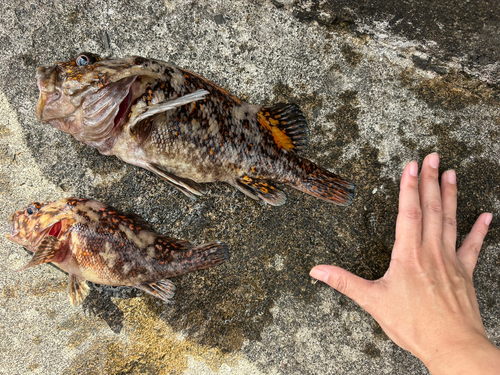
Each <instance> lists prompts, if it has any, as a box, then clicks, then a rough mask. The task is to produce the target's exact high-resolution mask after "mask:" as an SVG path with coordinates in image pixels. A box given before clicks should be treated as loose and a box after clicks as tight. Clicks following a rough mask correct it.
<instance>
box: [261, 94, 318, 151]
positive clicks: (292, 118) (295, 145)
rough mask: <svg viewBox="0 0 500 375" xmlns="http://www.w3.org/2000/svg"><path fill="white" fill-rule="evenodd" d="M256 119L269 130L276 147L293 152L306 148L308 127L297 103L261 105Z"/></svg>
mask: <svg viewBox="0 0 500 375" xmlns="http://www.w3.org/2000/svg"><path fill="white" fill-rule="evenodd" d="M257 119H258V120H259V123H260V124H261V125H262V126H263V127H264V128H266V129H267V130H269V131H270V132H271V134H272V135H273V138H274V141H275V142H276V144H277V145H278V147H281V148H284V149H285V150H287V151H294V152H299V151H301V150H304V149H305V148H306V146H307V143H308V142H309V128H308V126H307V122H306V119H305V118H304V115H303V114H302V111H301V110H300V108H299V107H298V105H296V104H284V103H280V104H275V105H272V106H265V107H262V109H261V110H260V112H259V113H257Z"/></svg>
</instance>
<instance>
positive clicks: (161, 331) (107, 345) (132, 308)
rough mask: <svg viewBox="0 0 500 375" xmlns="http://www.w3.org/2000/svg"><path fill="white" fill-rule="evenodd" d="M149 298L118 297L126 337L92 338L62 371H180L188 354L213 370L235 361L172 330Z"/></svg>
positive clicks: (108, 372) (105, 372)
mask: <svg viewBox="0 0 500 375" xmlns="http://www.w3.org/2000/svg"><path fill="white" fill-rule="evenodd" d="M148 299H149V298H145V299H142V298H136V299H131V300H121V301H117V304H118V306H119V308H120V309H121V310H122V311H123V312H124V315H125V320H126V321H127V325H126V329H125V330H124V331H125V334H126V336H127V339H126V340H122V339H118V338H116V339H106V340H103V341H96V342H94V343H93V344H92V345H91V348H90V349H89V350H88V351H87V352H85V353H81V354H80V355H78V356H76V357H75V359H74V360H73V363H72V364H71V366H70V367H69V368H68V369H67V370H66V371H64V374H65V375H73V374H80V373H82V372H85V373H86V374H105V375H111V374H113V375H115V374H116V375H117V374H181V373H183V372H184V370H185V369H186V368H187V357H188V356H192V357H194V358H195V359H198V360H201V359H203V360H204V361H205V362H206V363H207V364H208V365H209V366H210V367H211V368H212V370H214V371H215V370H217V369H218V368H219V367H220V366H221V365H222V363H226V364H229V365H231V364H233V363H235V361H236V359H235V358H234V357H228V356H225V355H223V354H222V353H221V352H220V351H219V350H217V349H211V348H207V347H200V346H199V345H196V344H193V343H192V342H190V341H189V340H185V339H184V338H183V337H182V335H181V336H179V335H178V334H176V333H175V332H173V331H172V329H171V328H170V327H169V326H168V324H166V323H165V322H164V321H163V320H162V319H159V314H160V312H161V310H162V308H161V305H158V304H156V302H155V301H154V300H151V301H148Z"/></svg>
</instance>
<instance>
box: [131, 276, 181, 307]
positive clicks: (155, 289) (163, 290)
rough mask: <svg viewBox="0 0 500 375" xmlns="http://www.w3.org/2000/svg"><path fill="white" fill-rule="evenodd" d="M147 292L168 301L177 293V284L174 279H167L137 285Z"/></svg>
mask: <svg viewBox="0 0 500 375" xmlns="http://www.w3.org/2000/svg"><path fill="white" fill-rule="evenodd" d="M135 287H136V288H137V289H140V290H142V291H144V292H146V293H149V294H151V295H152V296H155V297H156V298H159V299H161V300H163V301H165V302H168V301H169V300H170V299H172V297H173V296H174V294H175V285H174V283H173V282H172V281H170V280H168V279H165V280H161V281H158V282H156V283H151V284H140V285H136V286H135Z"/></svg>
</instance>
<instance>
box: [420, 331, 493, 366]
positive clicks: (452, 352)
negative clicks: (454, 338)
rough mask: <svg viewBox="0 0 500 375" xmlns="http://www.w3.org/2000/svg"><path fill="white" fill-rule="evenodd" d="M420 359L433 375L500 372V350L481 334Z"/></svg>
mask: <svg viewBox="0 0 500 375" xmlns="http://www.w3.org/2000/svg"><path fill="white" fill-rule="evenodd" d="M420 359H421V360H422V362H423V363H424V364H425V365H426V366H427V368H428V369H429V371H430V373H431V374H433V375H448V374H449V375H458V374H464V375H465V374H482V375H483V374H484V375H489V374H492V375H493V374H498V373H499V372H500V349H498V348H497V347H496V346H495V345H493V344H492V343H491V342H490V341H489V340H488V339H487V338H486V337H485V336H483V335H479V334H477V335H474V336H472V337H470V338H469V339H467V340H466V341H462V342H459V343H454V344H453V345H449V346H443V347H442V348H441V349H439V350H435V351H434V353H430V354H428V355H427V356H426V358H420Z"/></svg>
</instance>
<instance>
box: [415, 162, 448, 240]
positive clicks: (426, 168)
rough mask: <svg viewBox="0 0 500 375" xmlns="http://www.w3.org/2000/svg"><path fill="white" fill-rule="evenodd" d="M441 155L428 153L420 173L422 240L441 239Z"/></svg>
mask: <svg viewBox="0 0 500 375" xmlns="http://www.w3.org/2000/svg"><path fill="white" fill-rule="evenodd" d="M438 167H439V156H438V154H436V153H433V154H430V155H427V157H426V158H425V159H424V162H423V164H422V172H421V174H420V184H419V192H420V202H421V203H420V204H421V208H422V242H428V241H431V242H436V241H438V240H439V241H441V234H442V231H443V228H442V226H443V212H442V211H443V208H442V204H441V191H440V189H439V171H438Z"/></svg>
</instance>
